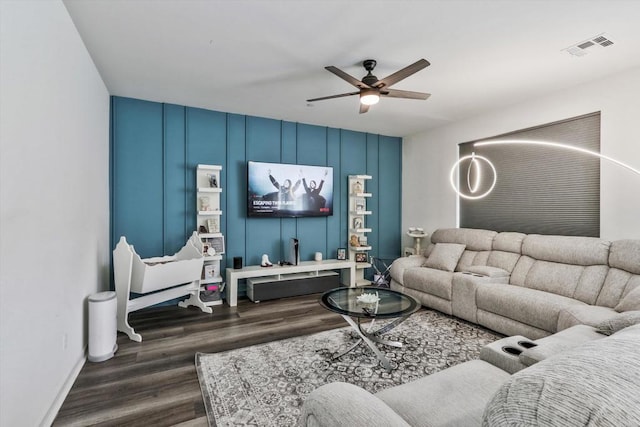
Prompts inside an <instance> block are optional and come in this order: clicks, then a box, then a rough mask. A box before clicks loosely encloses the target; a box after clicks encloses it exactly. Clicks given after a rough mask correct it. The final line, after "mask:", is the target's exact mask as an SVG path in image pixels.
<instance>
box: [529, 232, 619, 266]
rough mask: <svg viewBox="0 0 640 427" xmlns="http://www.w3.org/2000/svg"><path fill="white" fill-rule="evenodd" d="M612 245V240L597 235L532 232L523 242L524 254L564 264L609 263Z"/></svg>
mask: <svg viewBox="0 0 640 427" xmlns="http://www.w3.org/2000/svg"><path fill="white" fill-rule="evenodd" d="M610 246H611V242H609V241H607V240H602V239H598V238H595V237H576V236H541V235H539V234H530V235H528V236H527V237H525V239H524V241H523V242H522V254H523V255H528V256H530V257H532V258H535V259H537V260H542V261H551V262H559V263H563V264H573V265H598V264H602V265H607V264H608V261H609V247H610Z"/></svg>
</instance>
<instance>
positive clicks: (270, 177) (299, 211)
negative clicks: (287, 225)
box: [247, 162, 333, 217]
mask: <svg viewBox="0 0 640 427" xmlns="http://www.w3.org/2000/svg"><path fill="white" fill-rule="evenodd" d="M247 184H248V187H249V188H248V191H247V194H248V203H247V215H248V216H251V217H306V216H329V215H333V168H332V167H330V166H310V165H292V164H284V163H264V162H248V164H247Z"/></svg>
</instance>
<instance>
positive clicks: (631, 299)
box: [614, 286, 640, 312]
mask: <svg viewBox="0 0 640 427" xmlns="http://www.w3.org/2000/svg"><path fill="white" fill-rule="evenodd" d="M614 310H615V311H617V312H623V311H631V310H640V286H636V288H635V289H633V290H632V291H631V292H629V293H628V294H627V295H625V296H624V298H622V299H621V300H620V302H619V303H618V305H616V308H614Z"/></svg>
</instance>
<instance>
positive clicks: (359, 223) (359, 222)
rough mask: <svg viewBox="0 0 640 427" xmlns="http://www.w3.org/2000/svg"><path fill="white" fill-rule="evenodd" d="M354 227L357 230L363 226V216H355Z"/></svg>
mask: <svg viewBox="0 0 640 427" xmlns="http://www.w3.org/2000/svg"><path fill="white" fill-rule="evenodd" d="M353 228H354V229H356V230H357V229H359V228H362V217H359V216H357V217H355V218H353Z"/></svg>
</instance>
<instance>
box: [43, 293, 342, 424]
mask: <svg viewBox="0 0 640 427" xmlns="http://www.w3.org/2000/svg"><path fill="white" fill-rule="evenodd" d="M318 298H319V295H309V296H303V297H293V298H285V299H280V300H275V301H265V302H261V303H259V304H254V303H252V302H250V301H249V300H241V301H239V303H238V307H235V308H230V307H228V306H226V305H222V306H216V307H213V309H214V312H213V314H206V313H202V312H201V311H200V310H199V309H197V308H194V307H189V308H186V309H184V308H179V307H160V308H151V309H147V310H141V311H139V312H136V313H133V314H132V315H130V323H131V325H132V326H133V327H134V328H135V329H136V332H139V333H140V334H142V340H143V341H142V342H141V343H137V342H134V341H131V340H129V338H128V337H127V336H126V335H125V334H123V333H120V332H119V333H118V351H117V353H116V355H115V357H114V358H112V359H110V360H107V361H105V362H101V363H91V362H87V363H86V364H85V366H84V367H83V368H82V371H81V372H80V374H79V375H78V378H77V379H76V382H75V383H74V385H73V387H72V389H71V391H70V392H69V395H68V396H67V398H66V399H65V401H64V404H63V405H62V408H61V409H60V412H59V413H58V416H57V418H56V420H55V422H54V425H55V426H68V425H74V426H75V425H78V426H86V425H100V426H138V425H139V426H151V425H153V426H167V425H181V426H206V425H207V419H206V414H205V410H204V405H203V403H202V395H201V393H200V386H199V384H198V377H197V375H196V369H195V364H194V361H195V354H196V353H197V352H203V353H217V352H221V351H226V350H231V349H236V348H241V347H246V346H250V345H254V344H260V343H263V342H268V341H273V340H279V339H284V338H289V337H294V336H299V335H306V334H311V333H315V332H319V331H323V330H327V329H332V328H337V327H344V326H347V325H346V323H345V321H344V320H343V319H342V317H341V316H339V315H338V314H335V313H331V312H329V311H327V310H325V309H324V308H322V307H321V306H320V305H319V304H318Z"/></svg>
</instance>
